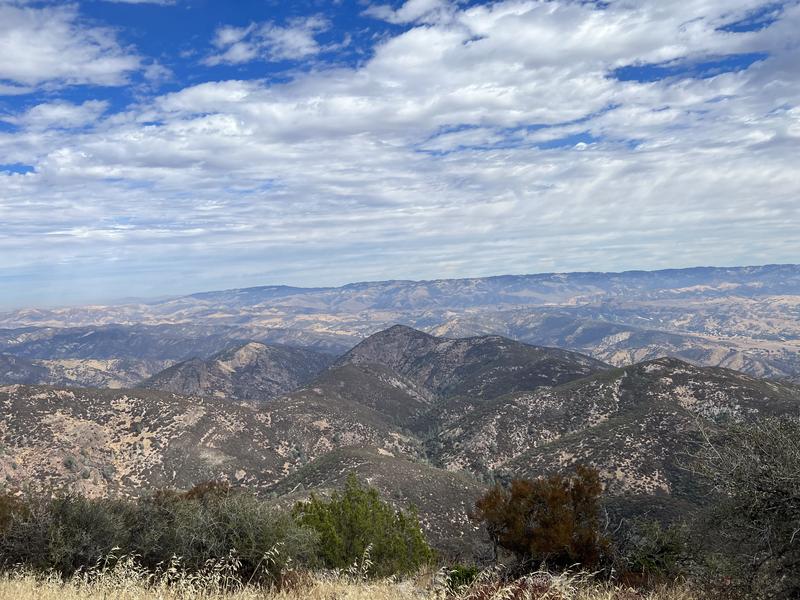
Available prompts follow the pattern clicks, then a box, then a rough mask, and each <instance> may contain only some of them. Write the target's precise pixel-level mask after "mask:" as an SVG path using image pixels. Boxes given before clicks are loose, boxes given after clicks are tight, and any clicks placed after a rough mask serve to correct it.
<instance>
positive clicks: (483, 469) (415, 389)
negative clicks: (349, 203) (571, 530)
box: [0, 326, 800, 552]
mask: <svg viewBox="0 0 800 600" xmlns="http://www.w3.org/2000/svg"><path fill="white" fill-rule="evenodd" d="M34 366H35V365H34ZM6 368H7V369H16V371H15V372H18V373H20V374H24V373H26V372H28V371H26V368H27V367H26V364H25V363H24V362H23V363H19V364H18V363H12V362H10V361H9V363H8V366H7V367H6ZM28 373H29V375H31V376H32V377H33V378H36V377H39V376H41V375H42V373H41V372H40V371H38V370H36V369H35V368H34V369H33V371H30V372H28ZM276 374H281V378H277V377H276ZM156 384H157V385H163V386H164V387H170V386H173V385H174V386H175V387H176V388H180V390H181V391H182V393H181V394H178V393H174V392H172V391H161V390H153V389H127V390H103V389H77V388H63V387H43V386H30V385H7V386H5V387H2V388H0V482H4V485H5V486H7V487H9V488H11V489H20V488H22V487H24V486H28V485H32V484H33V485H41V486H47V487H52V486H55V487H59V486H67V487H69V488H72V489H76V490H79V491H82V492H84V493H88V494H91V495H106V494H138V493H141V491H142V490H143V489H150V488H154V487H177V488H187V487H190V486H191V485H193V484H196V483H199V482H202V481H205V480H209V479H225V480H228V481H230V482H231V483H233V484H234V485H242V486H247V487H249V488H252V489H253V490H255V491H257V492H258V493H260V494H262V495H264V496H265V497H272V498H274V499H275V501H276V502H283V503H290V502H293V501H296V500H297V499H299V498H301V497H304V495H305V494H307V493H308V492H309V491H311V490H318V491H320V492H322V493H325V492H326V491H328V490H331V489H333V488H335V487H336V486H338V485H340V484H341V482H342V480H343V479H344V478H345V477H346V475H347V474H348V473H349V472H356V473H358V474H360V475H361V476H362V477H363V478H364V479H366V480H367V481H368V482H369V483H371V484H372V485H375V486H377V487H378V488H379V489H380V490H381V491H382V492H383V493H384V494H385V496H386V497H387V498H388V499H389V500H391V501H392V502H394V503H395V504H397V505H398V506H406V507H407V506H409V505H411V504H414V505H415V506H417V507H418V508H419V510H420V515H421V519H422V522H423V523H424V524H425V526H426V527H427V528H428V530H429V534H430V535H431V536H432V539H434V540H435V541H436V543H437V544H438V545H439V546H440V547H442V548H447V549H448V551H453V552H456V551H457V550H458V549H459V548H460V549H461V550H462V551H463V550H464V548H470V549H476V548H479V546H480V544H481V539H480V535H479V533H480V532H479V531H478V530H477V529H476V528H475V527H474V525H473V524H472V523H470V522H469V520H468V518H467V516H466V514H467V512H468V510H469V508H470V507H471V506H472V503H473V502H474V499H475V498H476V497H477V496H478V495H479V494H480V493H481V491H482V490H484V489H486V486H487V484H488V482H489V481H492V480H496V479H504V478H510V477H515V476H525V477H533V476H538V475H542V474H545V473H549V472H552V471H554V470H569V469H570V468H572V466H573V465H575V464H576V463H579V462H581V463H588V464H592V465H594V466H596V467H597V468H598V469H599V470H600V472H601V476H602V479H603V482H604V485H605V486H606V491H607V494H608V497H609V502H610V506H611V507H612V508H614V510H618V511H622V512H623V513H624V514H629V515H630V514H639V513H641V512H642V511H644V512H647V513H648V514H651V515H653V514H666V513H669V511H675V510H691V507H692V506H696V505H697V503H698V502H699V500H700V496H699V491H698V489H697V484H696V482H695V481H694V479H693V477H692V475H691V473H690V472H689V471H688V470H687V469H686V468H685V464H684V463H685V461H686V460H687V459H688V456H689V453H690V452H691V451H692V450H693V448H695V447H696V444H697V443H698V441H699V439H700V431H701V429H708V430H709V431H713V430H716V429H719V428H724V427H726V426H727V424H729V423H732V422H738V421H747V420H752V419H754V418H757V417H759V416H763V415H771V414H790V415H798V416H800V386H796V385H792V384H789V383H779V382H775V381H768V380H760V379H756V378H753V377H750V376H747V375H744V374H742V373H738V372H735V371H731V370H727V369H721V368H701V367H696V366H693V365H690V364H688V363H686V362H683V361H680V360H678V359H674V358H660V359H656V360H650V361H645V362H641V363H637V364H635V365H631V366H628V367H623V368H615V367H612V366H610V365H607V364H605V363H603V362H600V361H598V360H595V359H592V358H590V357H587V356H585V355H583V354H580V353H576V352H571V351H567V350H560V349H555V348H547V347H537V346H530V345H527V344H523V343H520V342H517V341H514V340H511V339H508V338H504V337H500V336H495V335H490V336H476V337H470V338H462V339H448V338H442V337H437V336H432V335H430V334H427V333H425V332H422V331H419V330H415V329H412V328H409V327H407V326H393V327H391V328H389V329H387V330H384V331H380V332H378V333H376V334H374V335H372V336H370V337H368V338H367V339H365V340H364V341H362V342H361V343H359V344H357V345H356V346H355V347H354V348H352V349H351V350H350V351H348V352H347V353H345V354H343V355H342V356H340V357H339V358H338V359H333V358H332V357H330V356H326V355H322V354H319V353H317V352H313V351H307V350H296V349H291V348H285V347H269V346H266V345H263V344H259V343H248V344H245V345H242V346H237V347H234V348H231V349H228V350H224V351H222V352H220V353H217V354H215V355H213V356H211V357H210V358H207V359H195V360H190V361H188V362H181V363H179V364H177V365H175V366H173V367H170V368H168V369H166V370H165V371H163V372H161V373H160V374H157V375H155V376H154V377H152V378H150V379H148V385H152V386H155V385H156ZM470 551H472V550H470Z"/></svg>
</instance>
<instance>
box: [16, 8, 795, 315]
mask: <svg viewBox="0 0 800 600" xmlns="http://www.w3.org/2000/svg"><path fill="white" fill-rule="evenodd" d="M798 31H800V4H799V3H798V1H797V0H792V1H785V2H762V1H759V0H683V1H681V2H669V3H665V2H663V0H611V1H608V2H586V1H578V0H549V1H537V0H505V1H497V2H474V1H472V2H459V1H457V0H408V1H396V2H384V1H380V0H376V1H373V0H340V1H327V2H326V1H322V0H306V1H294V2H279V1H273V0H244V1H242V0H237V1H236V2H222V1H214V0H174V1H172V2H168V1H161V2H159V1H152V2H148V1H146V0H139V1H134V0H129V1H127V2H123V1H116V2H112V1H109V0H91V1H88V0H87V1H83V2H80V1H76V2H51V1H35V0H0V225H1V227H0V286H2V288H0V289H2V290H3V295H2V298H0V306H3V307H7V308H11V307H19V306H52V305H60V304H74V303H88V302H105V301H109V300H113V299H115V298H122V297H130V296H140V297H142V296H144V297H146V296H163V295H170V294H178V293H184V292H194V291H199V290H208V289H219V288H230V287H244V286H249V285H263V284H273V283H285V284H293V285H307V286H313V285H332V284H342V283H347V282H351V281H358V280H375V279H394V278H411V279H420V278H439V277H461V276H481V275H493V274H501V273H531V272H541V271H572V270H624V269H632V268H640V269H655V268H662V267H681V266H692V265H741V264H763V263H773V262H798V261H800V235H798V233H797V232H798V230H800V177H798V172H800V169H799V168H800V34H798Z"/></svg>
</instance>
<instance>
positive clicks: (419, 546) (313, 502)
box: [294, 475, 433, 577]
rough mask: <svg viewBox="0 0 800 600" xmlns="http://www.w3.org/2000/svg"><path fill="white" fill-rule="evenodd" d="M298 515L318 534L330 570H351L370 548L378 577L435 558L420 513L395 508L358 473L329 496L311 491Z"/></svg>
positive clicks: (321, 553)
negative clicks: (314, 493) (342, 487)
mask: <svg viewBox="0 0 800 600" xmlns="http://www.w3.org/2000/svg"><path fill="white" fill-rule="evenodd" d="M294 515H295V518H296V519H297V520H298V522H299V523H301V524H302V525H304V526H306V527H310V528H312V529H314V530H315V531H316V532H317V533H318V535H319V540H320V546H319V558H320V561H321V563H322V564H323V565H324V566H326V567H328V568H335V569H345V568H348V567H350V566H351V565H353V564H354V563H356V562H358V561H359V560H360V559H361V558H362V556H364V554H365V552H366V551H367V549H369V558H370V561H371V564H372V566H371V570H370V574H371V575H375V576H379V577H382V576H388V575H394V574H403V573H410V572H412V571H414V570H415V569H417V568H418V567H419V566H420V565H422V564H425V563H428V562H430V561H431V560H432V559H433V551H432V550H431V548H430V546H428V543H427V542H426V541H425V537H424V536H423V534H422V530H421V528H420V524H419V519H418V518H417V514H416V512H415V511H414V510H411V511H410V512H409V513H405V512H403V511H399V510H398V511H396V510H394V509H393V508H392V507H391V506H389V505H388V504H387V503H385V502H383V501H382V500H381V499H380V497H379V496H378V492H377V490H375V489H374V488H370V487H366V486H363V485H362V484H361V483H359V481H358V479H356V477H355V475H350V476H349V477H348V478H347V482H346V484H345V487H344V490H343V491H342V492H341V493H339V492H334V493H333V494H332V496H331V498H330V500H324V499H322V498H319V497H317V496H315V495H312V496H311V499H310V500H309V501H308V502H300V503H298V504H297V505H296V506H295V509H294Z"/></svg>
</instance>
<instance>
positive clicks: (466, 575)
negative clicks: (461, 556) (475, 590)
mask: <svg viewBox="0 0 800 600" xmlns="http://www.w3.org/2000/svg"><path fill="white" fill-rule="evenodd" d="M480 573H481V570H480V569H479V568H478V567H476V566H475V565H453V566H452V567H450V570H449V571H448V572H447V589H448V590H449V591H450V592H453V593H458V592H459V590H462V589H464V588H468V587H469V586H471V585H472V584H473V583H474V582H475V580H476V579H477V578H478V575H480Z"/></svg>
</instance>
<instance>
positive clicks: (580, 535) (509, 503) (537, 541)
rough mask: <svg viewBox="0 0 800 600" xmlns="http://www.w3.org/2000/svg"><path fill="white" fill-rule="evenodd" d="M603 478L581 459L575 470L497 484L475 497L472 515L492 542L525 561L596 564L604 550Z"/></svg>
mask: <svg viewBox="0 0 800 600" xmlns="http://www.w3.org/2000/svg"><path fill="white" fill-rule="evenodd" d="M601 492H602V484H601V483H600V477H599V475H598V473H597V471H596V470H595V469H591V468H589V467H585V466H582V465H579V466H578V467H576V470H575V474H574V475H572V476H564V475H550V476H549V477H543V478H540V479H535V480H523V479H515V480H514V481H512V482H511V484H510V485H509V486H508V487H503V486H501V485H495V486H494V487H493V488H491V489H490V490H489V491H488V492H487V493H486V494H485V495H484V496H483V497H482V498H480V499H479V500H478V502H477V503H476V511H475V513H474V515H473V517H474V518H475V519H476V520H477V521H478V522H481V523H483V524H484V525H485V527H486V530H487V532H488V534H489V537H490V539H491V540H492V543H493V544H494V546H495V556H496V555H497V548H498V547H500V548H504V549H506V550H508V551H510V552H512V553H514V554H515V555H516V557H517V559H518V560H519V561H520V562H521V563H523V564H531V563H543V562H546V563H548V564H549V565H551V566H557V567H569V566H572V565H575V564H581V565H583V566H587V567H592V566H595V565H597V564H598V563H599V562H600V560H601V559H602V558H603V556H604V555H605V553H606V551H607V548H608V541H607V540H606V539H605V538H604V537H603V536H602V535H601V534H600V526H599V516H600V495H601Z"/></svg>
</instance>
